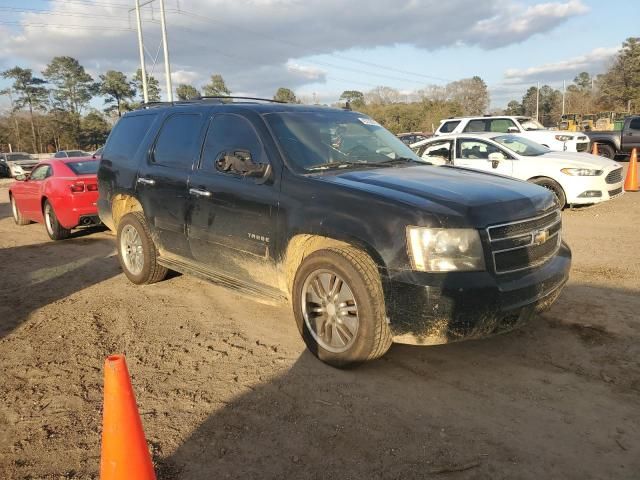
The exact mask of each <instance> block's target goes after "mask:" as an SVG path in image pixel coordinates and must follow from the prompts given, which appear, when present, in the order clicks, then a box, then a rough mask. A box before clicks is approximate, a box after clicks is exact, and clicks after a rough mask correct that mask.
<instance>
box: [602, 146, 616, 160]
mask: <svg viewBox="0 0 640 480" xmlns="http://www.w3.org/2000/svg"><path fill="white" fill-rule="evenodd" d="M598 155H599V156H600V157H604V158H609V159H611V160H613V159H614V158H615V156H616V152H615V150H614V149H613V148H612V147H611V146H610V145H601V144H598Z"/></svg>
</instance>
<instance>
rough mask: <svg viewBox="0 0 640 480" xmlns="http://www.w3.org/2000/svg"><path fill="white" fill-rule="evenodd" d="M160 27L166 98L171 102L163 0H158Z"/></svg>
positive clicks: (171, 92)
mask: <svg viewBox="0 0 640 480" xmlns="http://www.w3.org/2000/svg"><path fill="white" fill-rule="evenodd" d="M160 26H161V28H162V46H163V47H164V74H165V76H166V77H167V97H168V99H169V101H170V102H173V88H172V86H171V66H170V65H169V46H168V45H167V24H166V22H165V18H164V0H160Z"/></svg>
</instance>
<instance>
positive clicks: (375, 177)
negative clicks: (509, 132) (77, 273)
mask: <svg viewBox="0 0 640 480" xmlns="http://www.w3.org/2000/svg"><path fill="white" fill-rule="evenodd" d="M98 179H99V192H100V197H99V202H98V206H99V212H100V217H101V219H102V220H103V222H104V223H105V224H106V225H107V226H109V227H110V228H111V229H113V230H115V231H116V232H117V235H118V252H119V255H118V256H119V259H120V262H121V265H122V267H123V269H124V272H125V274H126V275H127V276H128V278H129V279H130V280H131V281H133V282H134V283H151V282H155V281H159V280H161V279H163V278H164V276H165V275H166V273H167V269H171V270H176V271H180V272H186V273H191V274H195V275H198V276H200V277H203V278H205V279H208V280H211V281H213V282H216V283H219V284H221V285H224V286H226V287H229V288H232V289H235V290H237V291H240V292H243V293H245V294H247V295H249V296H251V297H253V298H256V299H270V300H274V299H275V300H280V301H289V302H290V303H291V304H292V307H293V311H294V317H295V319H296V323H297V325H298V327H299V330H300V333H301V335H302V337H303V339H304V340H305V342H306V344H307V346H308V347H309V349H310V350H311V351H312V352H313V353H314V354H315V355H316V356H317V357H319V358H320V359H321V360H323V361H325V362H327V363H330V364H332V365H335V366H344V365H347V364H350V363H353V362H361V361H366V360H370V359H374V358H377V357H380V356H382V355H383V354H384V353H385V352H386V351H387V349H388V348H389V346H390V345H391V343H392V341H393V340H394V339H395V340H396V341H401V342H410V343H419V344H437V343H447V342H451V341H457V340H462V339H465V338H474V337H481V336H486V335H491V334H494V333H498V332H501V331H505V330H508V329H511V328H513V327H515V326H517V325H519V324H521V323H522V322H524V321H526V320H527V319H528V318H529V317H530V316H531V315H532V314H533V313H534V312H535V311H536V310H539V309H542V308H545V307H546V306H548V305H549V304H550V303H551V302H553V300H554V299H555V298H556V297H557V295H558V294H559V292H560V290H561V288H562V286H563V285H564V283H565V282H566V280H567V277H568V272H569V266H570V261H571V260H570V257H571V254H570V251H569V248H568V247H567V246H566V245H565V244H564V242H563V241H562V239H561V217H560V212H559V210H558V208H557V204H556V202H555V199H554V196H553V195H552V194H551V193H550V192H549V191H547V190H546V189H544V188H541V187H539V186H536V185H531V184H528V183H525V182H521V181H516V180H511V179H508V178H505V177H501V176H496V175H491V174H483V173H478V172H473V171H469V170H465V169H458V168H449V167H436V166H432V165H430V164H428V163H426V162H424V161H423V160H421V159H420V158H418V157H417V156H416V155H415V154H414V153H413V152H412V151H411V150H410V149H409V148H408V147H406V146H405V145H404V144H403V143H402V142H401V141H400V140H398V139H397V138H395V137H394V136H393V134H391V133H390V132H388V131H387V130H385V129H384V128H382V127H381V126H380V125H378V124H377V123H376V122H375V121H374V120H372V119H370V118H369V117H367V116H365V115H362V114H360V113H357V112H350V111H343V110H336V109H329V108H321V107H311V106H302V105H283V104H278V103H260V102H254V103H251V102H250V101H242V100H233V101H231V100H229V99H226V100H225V101H224V103H222V102H220V101H217V100H215V99H212V100H199V101H193V102H183V103H174V104H169V105H159V106H155V107H151V108H146V109H142V110H138V111H135V112H130V113H127V114H126V115H125V116H124V117H123V118H122V119H121V120H120V121H119V123H118V124H117V125H116V127H115V128H114V130H113V132H112V133H111V135H110V137H109V139H108V141H107V143H106V145H105V148H104V151H103V156H102V160H101V163H100V168H99V173H98ZM256 321H259V320H258V319H256Z"/></svg>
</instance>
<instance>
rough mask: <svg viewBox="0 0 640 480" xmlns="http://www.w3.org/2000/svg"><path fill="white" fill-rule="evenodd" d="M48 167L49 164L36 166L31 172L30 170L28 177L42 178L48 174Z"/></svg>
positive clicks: (32, 178) (33, 178)
mask: <svg viewBox="0 0 640 480" xmlns="http://www.w3.org/2000/svg"><path fill="white" fill-rule="evenodd" d="M50 169H51V167H49V165H41V166H39V167H38V168H36V169H35V170H34V171H33V172H31V175H29V179H31V180H44V179H45V178H47V177H48V176H49V170H50Z"/></svg>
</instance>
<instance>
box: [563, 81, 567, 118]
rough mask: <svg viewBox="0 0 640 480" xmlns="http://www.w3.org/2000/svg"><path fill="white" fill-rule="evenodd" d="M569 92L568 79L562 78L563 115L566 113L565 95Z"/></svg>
mask: <svg viewBox="0 0 640 480" xmlns="http://www.w3.org/2000/svg"><path fill="white" fill-rule="evenodd" d="M566 93H567V81H566V80H562V115H564V97H565V95H566Z"/></svg>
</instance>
